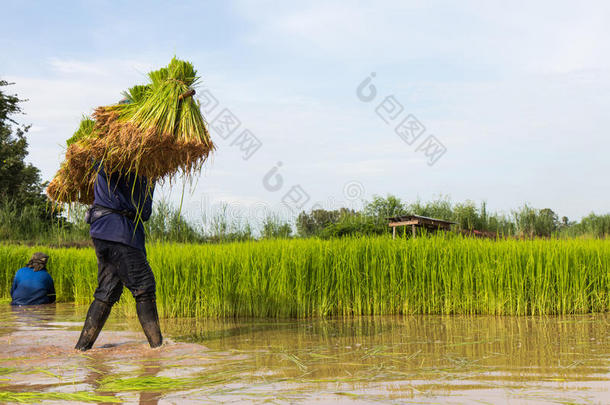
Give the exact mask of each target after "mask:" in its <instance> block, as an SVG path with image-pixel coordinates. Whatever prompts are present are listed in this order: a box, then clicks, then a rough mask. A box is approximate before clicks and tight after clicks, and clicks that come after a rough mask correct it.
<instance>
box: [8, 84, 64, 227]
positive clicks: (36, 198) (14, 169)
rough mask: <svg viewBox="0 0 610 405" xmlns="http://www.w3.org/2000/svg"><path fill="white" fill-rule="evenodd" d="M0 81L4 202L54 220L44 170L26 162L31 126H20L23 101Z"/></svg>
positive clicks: (41, 217)
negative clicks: (7, 90) (45, 188)
mask: <svg viewBox="0 0 610 405" xmlns="http://www.w3.org/2000/svg"><path fill="white" fill-rule="evenodd" d="M11 84H12V83H8V82H6V81H4V80H0V200H2V202H3V203H5V204H8V203H13V204H14V205H15V207H16V209H17V210H23V209H25V208H26V207H28V210H30V211H31V207H35V208H36V209H35V210H34V211H31V212H35V215H37V216H39V217H40V219H44V220H50V219H52V217H53V216H52V214H51V213H50V210H47V207H46V205H47V199H46V196H45V195H44V187H45V184H43V183H41V179H40V171H39V170H38V168H36V167H35V166H34V165H32V164H31V163H26V162H25V158H26V156H27V155H28V150H27V148H28V143H27V139H26V137H25V136H26V133H27V132H28V129H29V126H27V125H23V124H19V123H18V122H17V121H16V120H15V119H14V117H15V116H16V115H18V114H21V113H22V111H21V107H20V103H21V102H23V101H24V100H21V99H20V98H19V97H18V96H17V95H15V94H8V93H7V92H6V87H7V86H9V85H11Z"/></svg>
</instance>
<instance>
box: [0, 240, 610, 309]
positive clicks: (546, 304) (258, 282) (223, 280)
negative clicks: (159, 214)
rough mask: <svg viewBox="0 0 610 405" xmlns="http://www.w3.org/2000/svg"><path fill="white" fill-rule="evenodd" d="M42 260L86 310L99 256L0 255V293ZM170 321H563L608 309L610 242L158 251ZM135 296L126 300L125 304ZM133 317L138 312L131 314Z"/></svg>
mask: <svg viewBox="0 0 610 405" xmlns="http://www.w3.org/2000/svg"><path fill="white" fill-rule="evenodd" d="M35 250H43V251H46V252H47V253H48V254H49V255H50V256H51V259H50V265H49V268H50V271H51V274H52V275H53V277H54V279H55V284H56V290H57V294H58V300H60V301H75V302H77V303H88V302H89V301H90V300H91V296H92V293H93V290H94V289H95V286H96V275H97V265H96V261H95V255H94V252H93V250H92V249H45V248H38V249H36V248H28V247H23V246H6V245H5V246H0V287H1V288H2V296H4V297H6V296H7V295H8V294H9V289H10V283H11V279H12V276H13V273H14V271H15V270H16V269H18V268H19V267H21V266H22V265H23V263H25V262H26V261H27V258H28V256H29V255H30V254H31V253H32V252H33V251H35ZM148 254H149V261H150V264H151V266H152V268H153V270H154V272H155V276H156V279H157V300H158V303H159V307H160V311H161V314H162V316H165V317H182V316H197V317H234V316H243V317H299V318H302V317H310V316H349V315H386V314H494V315H526V314H567V313H588V312H605V311H608V309H609V308H610V294H609V290H610V275H609V270H608V269H609V268H610V241H607V240H529V241H518V240H498V241H492V240H480V239H467V238H461V237H449V236H436V237H430V238H418V239H409V240H392V239H390V238H387V237H362V238H342V239H332V240H319V239H302V240H298V239H297V240H285V239H280V240H264V241H246V242H237V243H228V244H221V245H194V244H152V245H150V246H149V248H148ZM125 296H129V293H128V292H127V291H125V292H124V297H125ZM124 304H126V305H125V308H126V309H127V310H129V309H130V308H131V307H132V305H131V304H132V301H131V300H130V299H127V300H126V302H125V303H124Z"/></svg>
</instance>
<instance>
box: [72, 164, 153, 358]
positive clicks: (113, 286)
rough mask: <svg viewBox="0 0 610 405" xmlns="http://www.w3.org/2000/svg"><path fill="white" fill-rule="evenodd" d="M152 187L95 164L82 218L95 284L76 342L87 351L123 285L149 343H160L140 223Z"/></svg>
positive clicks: (149, 209) (145, 216)
mask: <svg viewBox="0 0 610 405" xmlns="http://www.w3.org/2000/svg"><path fill="white" fill-rule="evenodd" d="M153 187H154V186H153V185H149V184H148V183H147V179H146V178H144V177H138V176H135V175H133V174H120V173H113V174H112V175H110V176H108V175H106V173H105V172H104V169H103V167H101V166H100V167H98V175H97V178H96V182H95V186H94V194H95V198H94V203H93V206H92V207H91V208H90V209H89V212H88V215H87V222H88V223H89V224H90V225H91V228H90V235H91V238H92V239H93V245H94V247H95V254H96V256H97V261H98V275H97V280H98V286H97V289H96V290H95V293H94V294H93V297H94V300H93V302H92V303H91V306H90V307H89V311H88V312H87V318H86V319H85V324H84V326H83V330H82V332H81V335H80V339H79V340H78V343H77V344H76V349H77V350H81V351H85V350H89V349H91V347H92V346H93V343H94V342H95V340H96V339H97V337H98V335H99V333H100V331H101V330H102V328H103V326H104V323H105V322H106V320H107V319H108V315H110V309H111V308H112V306H113V305H114V304H115V303H116V302H117V301H118V300H119V298H120V297H121V293H122V292H123V286H125V287H127V289H129V291H130V292H131V294H132V295H133V297H134V298H135V300H136V310H137V313H138V319H139V321H140V324H141V325H142V329H143V330H144V334H145V335H146V338H147V339H148V343H149V344H150V347H158V346H161V344H162V343H163V337H162V335H161V330H160V328H159V315H158V313H157V304H156V297H155V276H154V275H153V272H152V269H151V268H150V265H149V264H148V260H147V259H146V248H145V246H144V243H145V241H144V227H143V225H142V221H147V220H148V219H149V218H150V215H151V212H152V194H153Z"/></svg>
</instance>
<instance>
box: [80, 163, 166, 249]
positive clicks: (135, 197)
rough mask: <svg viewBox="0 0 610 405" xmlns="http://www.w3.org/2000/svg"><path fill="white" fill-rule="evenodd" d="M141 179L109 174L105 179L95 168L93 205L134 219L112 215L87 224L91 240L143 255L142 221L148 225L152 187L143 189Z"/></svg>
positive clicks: (145, 182)
mask: <svg viewBox="0 0 610 405" xmlns="http://www.w3.org/2000/svg"><path fill="white" fill-rule="evenodd" d="M147 184H148V182H147V179H146V178H145V177H137V176H135V175H133V174H131V173H129V174H126V175H125V174H120V173H113V174H112V175H111V176H110V177H108V176H107V175H106V173H105V171H104V169H103V167H100V168H99V172H98V175H97V179H96V181H95V186H94V190H93V192H94V196H95V197H94V202H93V203H94V204H95V205H101V206H102V207H107V208H111V209H113V210H118V211H130V212H132V213H133V214H134V215H135V216H136V220H135V221H132V220H130V219H128V218H127V217H125V216H124V215H121V214H117V213H112V214H108V215H105V216H103V217H101V218H99V219H98V220H96V221H95V222H93V223H92V224H91V229H90V231H89V234H90V235H91V237H92V238H97V239H103V240H108V241H112V242H119V243H123V244H125V245H128V246H132V247H134V248H137V249H140V250H142V251H146V249H145V247H144V242H145V237H144V226H143V224H142V222H143V221H148V219H149V218H150V215H151V213H152V197H153V191H154V184H153V185H151V186H150V187H147Z"/></svg>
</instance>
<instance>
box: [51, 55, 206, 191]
mask: <svg viewBox="0 0 610 405" xmlns="http://www.w3.org/2000/svg"><path fill="white" fill-rule="evenodd" d="M148 77H149V79H150V83H148V84H146V85H137V86H134V87H132V88H131V89H129V90H128V91H126V92H123V96H124V100H123V101H121V102H120V103H118V104H115V105H112V106H105V107H98V108H97V109H95V111H94V113H93V119H90V118H87V117H85V118H83V120H82V121H81V124H80V127H79V129H78V130H77V131H76V132H75V134H74V135H73V136H72V137H71V138H70V139H69V140H68V142H67V144H68V149H67V152H66V160H65V162H64V164H63V165H62V167H61V168H60V171H59V172H58V174H57V176H56V178H55V179H54V180H53V181H52V182H51V184H50V185H49V187H48V189H47V194H48V195H49V197H50V198H51V199H52V200H53V201H56V202H67V203H71V202H77V201H78V202H82V203H90V201H92V199H93V192H92V190H93V188H92V186H93V184H94V181H95V177H96V175H97V172H96V171H95V170H94V169H93V168H94V167H95V163H100V164H101V165H100V167H103V168H104V170H105V171H106V173H108V174H112V173H115V172H121V173H127V172H132V173H135V174H137V175H140V176H146V177H148V178H149V179H151V180H154V181H158V180H160V179H164V178H169V179H170V180H171V179H172V178H173V177H174V176H176V175H183V176H191V175H193V174H195V173H196V172H198V171H199V170H200V169H201V167H202V165H203V163H204V162H205V161H206V160H207V158H208V156H209V154H210V153H211V152H212V151H213V150H214V145H213V143H212V141H211V139H210V135H209V132H208V130H207V127H206V123H205V120H204V118H203V116H202V114H201V109H200V105H199V103H198V102H197V101H196V100H194V99H193V98H192V97H191V96H192V95H193V94H194V90H193V89H192V87H193V86H194V85H196V84H197V81H198V79H199V78H198V77H197V72H196V70H195V69H194V67H193V65H192V64H191V63H189V62H185V61H181V60H178V59H176V58H173V59H172V61H171V62H170V64H169V65H168V66H167V67H164V68H162V69H159V70H156V71H153V72H150V73H149V75H148Z"/></svg>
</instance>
